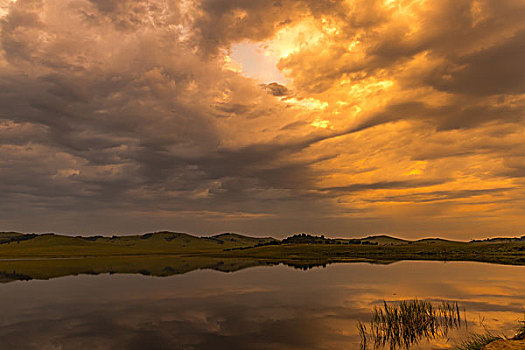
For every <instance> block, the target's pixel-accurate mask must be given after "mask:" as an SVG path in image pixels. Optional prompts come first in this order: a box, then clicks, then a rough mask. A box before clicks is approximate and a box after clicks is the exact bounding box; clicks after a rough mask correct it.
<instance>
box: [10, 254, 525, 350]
mask: <svg viewBox="0 0 525 350" xmlns="http://www.w3.org/2000/svg"><path fill="white" fill-rule="evenodd" d="M414 298H417V299H419V300H428V301H432V302H440V301H442V300H445V301H453V302H455V301H457V302H458V303H459V305H460V306H461V307H462V308H465V310H466V313H465V314H463V311H462V316H466V319H467V321H468V323H467V325H468V329H465V328H464V327H463V328H461V329H460V330H456V331H451V332H450V333H449V334H448V335H447V336H446V337H440V338H438V339H433V340H424V341H422V342H421V343H420V344H419V345H418V346H415V347H413V348H414V349H450V348H452V347H453V346H454V345H455V344H456V341H458V339H461V338H464V337H465V336H466V334H467V333H468V332H480V331H483V329H484V328H486V329H489V330H493V331H494V332H495V333H498V334H499V333H504V334H506V335H512V334H513V329H514V328H515V327H516V326H517V324H518V321H519V320H520V319H523V310H524V305H525V303H524V302H525V268H524V267H520V266H503V265H491V264H482V263H470V262H447V263H444V262H413V261H412V262H398V263H394V264H391V265H374V264H367V263H355V264H333V265H328V266H327V267H325V268H322V267H319V268H312V269H309V270H302V269H294V268H292V267H288V266H283V265H279V266H259V267H252V268H248V269H244V270H241V271H237V272H233V273H224V272H219V271H213V270H198V271H193V272H189V273H187V274H182V275H174V276H170V277H151V276H143V275H131V274H129V275H125V274H113V275H110V274H103V275H96V276H92V275H80V276H68V277H60V278H55V279H51V280H31V281H14V282H10V283H3V284H0V307H1V310H2V312H1V313H0V348H1V349H39V350H42V349H44V350H46V349H76V350H78V349H148V350H149V349H359V344H360V336H359V332H358V329H357V322H358V321H362V322H367V321H369V320H370V318H371V313H372V311H373V308H374V306H380V305H381V304H382V303H383V301H388V302H396V301H401V300H408V299H414Z"/></svg>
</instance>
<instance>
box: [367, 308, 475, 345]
mask: <svg viewBox="0 0 525 350" xmlns="http://www.w3.org/2000/svg"><path fill="white" fill-rule="evenodd" d="M462 323H465V325H466V321H462V319H461V315H460V308H459V305H458V303H457V302H454V303H449V302H445V301H443V302H441V303H439V304H437V305H433V304H432V303H430V302H428V301H421V300H417V299H416V300H408V301H401V302H400V303H399V304H390V305H389V304H388V303H387V302H386V301H384V302H383V305H382V306H381V307H375V308H374V312H373V315H372V320H371V321H370V323H369V325H368V326H367V325H365V324H363V323H361V322H359V323H358V325H357V328H358V331H359V334H360V336H361V349H362V350H367V349H383V348H390V349H391V350H395V349H399V348H404V349H410V347H412V346H414V345H417V344H418V343H419V342H420V341H421V340H422V339H436V338H440V337H446V336H447V334H448V332H449V331H450V330H451V329H456V328H459V327H461V326H462Z"/></svg>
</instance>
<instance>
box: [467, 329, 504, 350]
mask: <svg viewBox="0 0 525 350" xmlns="http://www.w3.org/2000/svg"><path fill="white" fill-rule="evenodd" d="M498 339H502V338H501V337H498V336H497V335H493V334H491V333H489V332H486V333H484V334H471V335H470V337H469V338H468V339H467V340H465V341H464V342H463V343H461V344H460V345H458V347H457V350H482V349H483V348H484V347H485V345H487V344H489V343H492V342H493V341H494V340H498Z"/></svg>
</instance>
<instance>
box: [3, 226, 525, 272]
mask: <svg viewBox="0 0 525 350" xmlns="http://www.w3.org/2000/svg"><path fill="white" fill-rule="evenodd" d="M400 260H439V261H480V262H489V263H497V264H514V265H525V241H523V240H522V239H497V240H486V241H475V242H457V241H447V240H443V239H436V238H432V239H424V240H419V241H408V240H403V239H398V238H393V237H389V236H372V237H366V238H361V239H329V238H325V237H324V236H310V235H305V234H302V235H294V236H291V237H288V238H285V239H283V240H276V239H274V238H271V237H267V238H255V237H247V236H242V235H238V234H232V233H226V234H221V235H216V236H211V237H196V236H192V235H189V234H184V233H175V232H156V233H148V234H144V235H137V236H120V237H116V236H113V237H102V236H91V237H80V236H78V237H70V236H62V235H56V234H41V235H36V234H21V233H16V232H6V233H0V282H9V281H13V280H29V279H48V278H54V277H60V276H68V275H78V274H99V273H140V274H143V275H154V276H168V275H173V274H180V273H186V272H189V271H193V270H197V269H215V270H218V271H225V272H228V271H236V270H239V269H242V268H246V267H251V266H257V265H271V264H287V265H290V266H293V267H297V268H303V269H306V268H310V267H313V266H319V265H325V264H330V263H337V262H370V263H381V264H386V263H391V262H395V261H400Z"/></svg>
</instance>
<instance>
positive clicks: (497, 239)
mask: <svg viewBox="0 0 525 350" xmlns="http://www.w3.org/2000/svg"><path fill="white" fill-rule="evenodd" d="M511 242H525V236H521V237H495V238H485V239H473V240H471V241H470V243H511Z"/></svg>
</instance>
